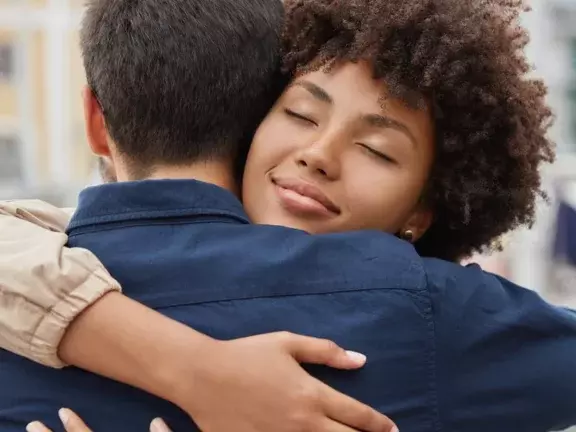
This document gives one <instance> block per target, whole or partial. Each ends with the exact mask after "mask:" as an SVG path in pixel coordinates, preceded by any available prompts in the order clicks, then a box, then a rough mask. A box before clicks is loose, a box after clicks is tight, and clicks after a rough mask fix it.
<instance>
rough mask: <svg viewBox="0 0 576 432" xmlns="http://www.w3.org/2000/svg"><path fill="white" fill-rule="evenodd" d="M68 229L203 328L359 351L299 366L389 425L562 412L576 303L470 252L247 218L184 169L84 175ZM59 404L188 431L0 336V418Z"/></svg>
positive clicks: (553, 417) (139, 424) (157, 407)
mask: <svg viewBox="0 0 576 432" xmlns="http://www.w3.org/2000/svg"><path fill="white" fill-rule="evenodd" d="M69 236H70V240H69V245H70V246H74V247H76V246H79V247H84V248H87V249H90V250H91V251H93V252H94V253H95V254H96V255H97V256H98V257H99V258H100V260H102V262H103V263H104V264H105V266H106V267H107V268H108V269H109V270H110V272H111V273H112V275H113V276H114V277H115V278H116V279H118V281H119V282H120V283H121V284H122V286H123V287H124V292H125V293H126V294H127V295H128V296H130V297H132V298H134V299H136V300H138V301H139V302H142V303H143V304H145V305H147V306H149V307H151V308H154V309H156V310H158V311H159V312H161V313H163V314H164V315H167V316H169V317H171V318H173V319H176V320H178V321H181V322H183V323H185V324H187V325H189V326H192V327H194V328H195V329H197V330H199V331H202V332H205V333H207V334H209V335H211V336H213V337H216V338H221V339H231V338H238V337H244V336H249V335H254V334H260V333H266V332H274V331H278V330H288V331H292V332H296V333H301V334H307V335H313V336H318V337H325V338H330V339H332V340H334V341H336V342H337V343H339V344H341V345H342V346H344V347H346V348H347V349H351V350H356V351H360V352H363V353H365V354H367V355H368V358H369V362H368V364H367V365H366V367H365V368H363V369H362V370H360V371H354V372H344V371H336V370H332V369H328V368H322V367H311V368H309V370H310V371H311V372H312V373H313V374H315V375H316V376H317V377H319V378H320V379H322V380H324V381H325V382H326V383H328V384H329V385H331V386H333V387H335V388H337V389H339V390H342V391H344V392H346V393H347V394H349V395H351V396H353V397H355V398H358V399H360V400H362V401H364V402H366V403H368V404H370V405H372V406H374V407H375V408H377V409H378V410H380V411H382V412H383V413H385V414H387V415H389V416H390V417H392V418H393V419H394V420H395V421H396V422H397V423H398V425H399V427H400V430H401V431H402V432H410V431H413V432H424V431H450V432H453V431H465V432H486V431H490V432H498V431H502V432H511V431H522V432H544V431H548V430H554V429H561V428H564V427H567V426H569V425H571V424H576V316H575V315H574V313H573V312H571V311H568V310H564V309H560V308H556V307H553V306H550V305H548V304H547V303H545V302H544V301H542V300H541V299H540V297H538V296H537V295H536V294H535V293H534V292H532V291H529V290H525V289H523V288H520V287H518V286H515V285H513V284H512V283H510V282H508V281H506V280H503V279H499V278H497V277H496V276H493V275H490V274H487V273H484V272H482V271H481V270H480V269H479V268H478V267H474V266H472V267H467V268H465V267H461V266H458V265H455V264H451V263H447V262H443V261H438V260H433V259H422V258H420V257H419V256H418V255H417V254H416V252H415V251H414V249H413V247H412V246H411V245H410V244H408V243H406V242H404V241H401V240H399V239H397V238H395V237H393V236H390V235H386V234H383V233H379V232H370V231H365V232H354V233H341V234H330V235H317V236H311V235H308V234H306V233H304V232H301V231H298V230H292V229H288V228H283V227H272V226H256V225H251V224H250V223H249V221H248V219H247V217H246V215H245V213H244V211H243V209H242V206H241V204H240V202H239V201H238V200H237V199H236V198H235V197H234V196H232V195H231V194H230V193H228V192H227V191H225V190H223V189H220V188H217V187H215V186H212V185H208V184H204V183H200V182H195V181H169V180H163V181H143V182H135V183H118V184H111V185H105V186H99V187H96V188H91V189H88V190H86V191H84V192H83V193H82V195H81V197H80V205H79V208H78V211H77V213H76V214H75V216H74V218H73V220H72V222H71V224H70V227H69ZM183 379H185V377H183ZM198 397H202V396H201V395H198ZM62 406H66V407H70V408H73V409H75V410H76V411H77V412H78V413H80V414H81V415H82V416H83V417H84V418H85V419H86V421H87V423H88V424H89V425H90V426H92V427H93V428H94V430H95V431H96V432H115V431H117V432H126V431H144V430H147V428H148V424H149V422H150V420H151V419H152V418H154V417H156V416H161V417H164V418H165V419H166V420H167V421H168V423H169V424H170V426H171V427H172V428H173V430H174V431H175V432H180V431H182V432H184V431H190V430H196V429H195V428H194V425H193V424H192V422H191V421H190V420H189V419H188V418H187V416H186V415H185V414H184V413H183V412H182V411H180V410H179V409H178V408H176V407H175V406H173V405H171V404H170V403H168V402H165V401H162V400H159V399H157V398H155V397H153V396H151V395H148V394H146V393H144V392H141V391H139V390H136V389H133V388H130V387H128V386H125V385H122V384H119V383H116V382H113V381H110V380H107V379H105V378H102V377H99V376H96V375H92V374H89V373H86V372H84V371H81V370H78V369H75V368H68V369H65V370H62V371H59V370H51V369H48V368H44V367H42V366H39V365H37V364H34V363H32V362H30V361H28V360H26V359H23V358H19V357H17V356H15V355H12V354H10V353H7V352H5V351H0V430H1V431H2V432H12V431H14V432H15V431H18V432H21V431H22V430H23V429H24V427H25V425H26V424H27V422H29V421H31V420H34V419H41V420H44V421H46V422H47V423H48V425H49V426H50V427H52V428H53V429H54V430H55V431H58V430H61V427H60V426H59V422H58V421H57V418H56V413H57V410H58V408H60V407H62Z"/></svg>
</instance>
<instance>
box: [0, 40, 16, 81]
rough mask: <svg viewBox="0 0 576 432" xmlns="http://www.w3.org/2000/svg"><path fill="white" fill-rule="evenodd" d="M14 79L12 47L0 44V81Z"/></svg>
mask: <svg viewBox="0 0 576 432" xmlns="http://www.w3.org/2000/svg"><path fill="white" fill-rule="evenodd" d="M13 77H14V47H13V46H12V45H11V44H7V43H0V81H10V80H12V78H13Z"/></svg>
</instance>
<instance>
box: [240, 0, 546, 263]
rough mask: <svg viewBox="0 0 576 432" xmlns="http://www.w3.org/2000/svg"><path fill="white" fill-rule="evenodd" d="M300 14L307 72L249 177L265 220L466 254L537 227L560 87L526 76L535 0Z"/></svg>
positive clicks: (293, 13)
mask: <svg viewBox="0 0 576 432" xmlns="http://www.w3.org/2000/svg"><path fill="white" fill-rule="evenodd" d="M286 8H287V24H286V31H285V50H286V55H285V68H286V70H287V71H288V72H289V73H290V74H292V76H293V80H292V82H291V85H289V86H288V88H287V89H286V91H285V92H284V93H283V95H282V96H281V98H280V99H279V100H278V102H277V103H276V105H275V106H274V107H273V108H272V110H271V111H270V113H269V114H268V116H267V117H266V118H265V119H264V121H263V122H262V124H261V125H260V127H259V128H258V131H257V132H256V135H255V137H254V141H253V144H252V148H251V151H250V154H249V155H248V159H247V164H246V169H245V172H244V181H243V201H244V205H245V208H246V211H247V213H248V214H249V216H250V217H251V218H252V220H253V221H254V222H255V223H264V224H279V225H286V226H290V227H294V228H299V229H303V230H305V231H308V232H310V233H322V232H334V231H347V230H357V229H376V230H381V231H384V232H390V233H396V234H398V235H399V236H401V237H403V238H405V239H406V240H407V241H410V242H413V243H414V245H415V247H416V249H417V250H418V251H419V253H420V254H422V255H426V256H433V257H437V258H441V259H445V260H452V261H456V260H459V259H461V258H463V257H465V256H467V255H470V254H471V253H472V252H474V251H477V250H481V249H482V248H484V247H487V246H489V245H490V244H491V242H492V241H494V240H495V239H496V238H498V236H500V235H502V234H503V233H505V232H507V231H509V230H511V229H514V228H516V227H518V226H520V225H523V224H530V223H532V221H533V218H534V206H535V200H536V199H537V197H538V196H541V195H542V192H541V190H540V178H539V174H538V168H539V166H540V164H541V163H542V162H549V161H551V160H552V158H553V151H552V146H551V144H550V142H549V141H548V140H547V138H546V136H545V134H546V130H547V128H548V125H549V122H550V118H551V114H550V111H549V110H548V108H547V107H546V106H545V104H544V96H545V89H544V87H543V85H542V83H541V82H539V81H536V80H529V79H526V78H525V76H524V75H525V73H526V72H527V71H528V69H529V68H528V65H527V62H526V59H525V58H524V55H523V53H522V51H521V49H522V48H523V47H524V44H525V41H526V34H525V32H524V31H522V30H521V29H520V28H519V27H518V24H517V19H518V15H519V13H520V11H521V9H522V3H521V2H520V1H513V0H510V1H507V0H506V1H505V0H501V1H484V2H477V1H468V2H464V1H462V0H435V1H428V2H422V1H419V0H411V1H405V0H379V1H378V0H372V1H369V0H358V1H354V0H347V1H346V0H343V1H333V0H315V1H310V0H305V1H297V0H293V1H291V2H287V3H286ZM301 170H304V171H305V172H306V173H307V174H306V176H307V177H306V181H307V183H308V186H306V187H309V186H310V184H312V185H313V186H314V187H313V189H310V188H309V190H307V191H306V193H304V194H299V193H294V189H295V188H300V187H304V186H302V184H301V182H300V183H298V184H297V185H295V182H297V181H298V176H299V175H300V173H301V172H302V171H301ZM303 192H304V191H303ZM303 195H308V196H313V197H314V199H309V198H308V199H307V198H305V197H304V196H303Z"/></svg>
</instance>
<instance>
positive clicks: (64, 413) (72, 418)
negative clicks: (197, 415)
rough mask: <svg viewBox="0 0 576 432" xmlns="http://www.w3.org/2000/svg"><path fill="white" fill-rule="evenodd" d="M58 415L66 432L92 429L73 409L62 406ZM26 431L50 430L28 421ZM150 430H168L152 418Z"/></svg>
mask: <svg viewBox="0 0 576 432" xmlns="http://www.w3.org/2000/svg"><path fill="white" fill-rule="evenodd" d="M58 416H59V417H60V420H61V421H62V424H63V425H64V428H65V429H66V432H92V430H91V429H90V428H89V427H88V426H86V424H85V423H84V422H83V421H82V419H81V418H80V417H78V415H76V414H75V413H74V412H73V411H71V410H69V409H67V408H62V409H61V410H60V411H58ZM26 431H27V432H52V431H51V430H50V429H48V428H47V427H46V426H44V425H43V424H42V423H40V422H38V421H35V422H32V423H30V424H29V425H28V426H26ZM150 432H170V429H169V428H168V426H166V423H164V422H163V421H162V420H161V419H154V420H153V421H152V423H151V424H150Z"/></svg>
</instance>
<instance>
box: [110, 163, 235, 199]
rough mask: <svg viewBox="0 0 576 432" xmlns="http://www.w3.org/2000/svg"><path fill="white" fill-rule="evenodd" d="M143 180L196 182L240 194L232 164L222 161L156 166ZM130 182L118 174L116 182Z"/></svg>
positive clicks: (121, 174)
mask: <svg viewBox="0 0 576 432" xmlns="http://www.w3.org/2000/svg"><path fill="white" fill-rule="evenodd" d="M119 171H120V170H119ZM121 171H124V170H121ZM145 179H146V180H186V179H189V180H198V181H202V182H205V183H211V184H213V185H216V186H219V187H221V188H223V189H226V190H228V191H230V192H232V193H234V194H235V195H237V196H238V195H239V193H240V189H239V187H238V184H237V182H236V181H235V179H234V175H233V166H232V164H231V163H226V162H223V161H207V162H197V163H194V164H191V165H180V166H157V167H155V168H154V169H153V171H152V172H151V173H150V174H149V175H147V176H146V178H145ZM130 180H134V178H131V176H129V175H127V174H125V173H122V172H118V181H130ZM141 180H143V179H141Z"/></svg>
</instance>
